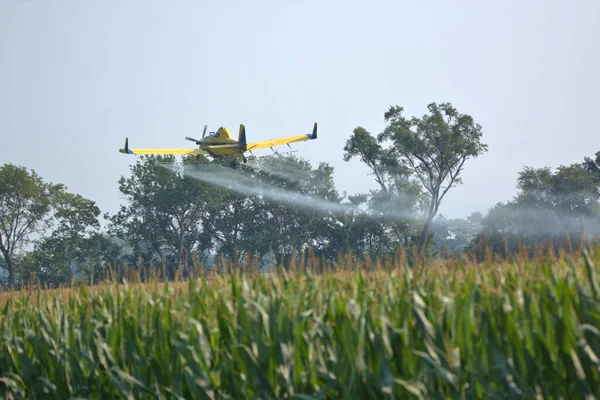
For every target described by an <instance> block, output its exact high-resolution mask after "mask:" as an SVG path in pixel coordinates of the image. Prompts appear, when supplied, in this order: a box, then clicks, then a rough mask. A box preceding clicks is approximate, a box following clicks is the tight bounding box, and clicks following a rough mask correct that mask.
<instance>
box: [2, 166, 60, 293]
mask: <svg viewBox="0 0 600 400" xmlns="http://www.w3.org/2000/svg"><path fill="white" fill-rule="evenodd" d="M55 190H56V186H55V185H52V184H49V183H47V182H44V180H43V179H42V178H41V177H40V176H39V175H37V173H36V172H35V171H33V170H31V171H30V170H28V169H27V168H25V167H21V166H16V165H13V164H5V165H4V166H2V168H0V252H1V253H2V256H3V258H4V264H5V268H6V269H7V270H8V284H9V287H11V288H12V287H13V286H14V283H15V264H14V258H15V256H16V255H17V252H18V251H19V250H23V249H24V248H25V246H27V245H28V244H30V243H31V241H32V238H33V237H34V236H35V235H36V234H37V235H41V234H43V232H44V231H45V229H47V228H48V227H49V225H50V221H49V220H48V218H47V217H48V215H49V213H50V210H51V204H52V203H51V196H52V193H53V191H55Z"/></svg>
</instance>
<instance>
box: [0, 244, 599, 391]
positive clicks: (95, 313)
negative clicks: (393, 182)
mask: <svg viewBox="0 0 600 400" xmlns="http://www.w3.org/2000/svg"><path fill="white" fill-rule="evenodd" d="M316 262H317V260H313V259H311V258H306V259H304V260H303V261H302V265H300V266H298V267H297V268H295V269H294V271H292V272H289V271H288V272H286V271H284V270H280V269H277V270H276V272H274V273H268V274H257V273H254V274H251V273H239V272H238V273H231V274H225V275H214V276H208V277H198V278H192V279H189V280H187V281H185V282H171V283H160V282H153V283H133V282H129V283H127V282H125V283H120V284H108V283H102V284H97V285H93V286H92V285H83V284H79V285H77V286H74V287H70V288H58V289H54V290H41V289H36V290H24V291H21V292H5V293H0V306H1V308H0V334H1V335H2V340H1V341H0V395H1V396H2V397H3V398H7V399H21V398H35V399H45V398H47V399H59V398H91V399H112V398H130V399H138V398H139V399H459V398H461V399H483V398H485V399H494V398H497V399H505V398H531V399H594V398H600V330H599V327H600V288H599V283H600V282H599V279H598V274H599V273H600V271H599V265H600V247H598V246H597V247H595V248H588V249H587V250H585V249H584V250H582V251H579V252H576V253H575V254H572V255H568V256H565V255H560V256H557V255H552V254H551V255H548V254H545V255H539V256H537V257H535V258H532V259H526V258H523V257H521V258H518V259H515V260H513V261H511V262H508V261H500V260H498V261H493V262H492V261H488V262H486V263H483V264H475V263H471V262H468V261H464V260H458V259H457V260H453V261H448V262H446V263H443V264H442V263H437V264H434V263H431V264H428V265H424V266H420V267H415V268H413V269H411V268H407V267H406V266H405V265H404V264H402V263H400V262H397V263H396V264H382V263H356V262H353V263H351V265H346V266H345V267H342V268H339V270H336V271H334V272H323V273H315V272H314V270H313V268H311V265H313V263H316Z"/></svg>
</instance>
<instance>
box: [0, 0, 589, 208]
mask: <svg viewBox="0 0 600 400" xmlns="http://www.w3.org/2000/svg"><path fill="white" fill-rule="evenodd" d="M599 24H600V2H598V1H563V2H558V1H516V0H515V1H499V0H498V1H489V0H488V1H480V2H475V1H419V2H410V1H391V0H390V1H373V0H369V1H327V0H322V1H274V0H273V1H245V2H239V1H230V0H222V1H219V2H208V1H162V2H159V1H141V0H138V1H116V0H111V1H104V2H100V1H80V2H76V1H43V2H42V1H6V0H2V1H0V165H2V164H4V163H6V162H11V163H15V164H20V165H24V166H26V167H28V168H33V169H35V170H36V171H37V172H38V173H39V174H41V175H42V176H43V177H44V178H45V179H46V180H49V181H52V182H55V183H59V182H60V183H64V184H66V185H67V186H68V187H69V189H70V190H72V191H75V192H78V193H81V194H82V195H84V196H86V197H89V198H91V199H93V200H95V201H96V202H97V203H98V205H99V206H100V207H101V209H102V210H103V212H104V211H108V212H110V213H114V212H116V211H117V210H118V206H119V204H120V202H121V201H122V199H121V198H120V193H119V191H118V185H117V181H118V179H119V177H120V176H121V175H124V174H128V172H129V166H130V165H131V164H133V163H135V158H134V156H126V155H124V154H120V153H119V152H118V149H119V148H120V147H122V146H123V142H124V139H125V137H126V136H128V137H129V141H130V146H132V147H155V146H156V147H180V146H182V147H187V146H189V145H190V144H191V142H188V141H185V140H184V136H197V135H199V134H201V132H202V128H203V125H204V124H208V125H209V127H210V128H212V130H214V128H216V127H217V126H218V125H228V126H229V127H232V129H233V131H234V132H235V131H237V125H238V124H239V123H244V124H245V125H246V129H247V135H248V140H253V141H254V140H261V139H269V138H273V137H277V136H287V135H294V134H298V133H309V132H310V130H311V128H312V124H313V122H314V121H317V122H318V123H319V139H318V140H317V141H313V142H306V143H300V144H297V145H295V146H292V147H293V148H295V149H296V150H298V155H300V156H303V157H306V158H308V159H309V160H310V161H311V162H313V163H314V164H317V163H318V162H320V161H326V162H329V163H331V164H332V165H333V166H334V167H335V169H336V171H337V172H336V181H337V184H338V188H339V189H340V191H342V190H347V191H348V192H350V193H356V192H358V191H363V192H366V191H367V190H368V189H370V188H374V187H375V184H374V181H373V178H372V176H369V175H367V173H368V171H367V169H366V168H365V167H363V166H362V165H361V164H360V163H359V162H358V161H354V162H350V163H346V162H344V161H343V159H342V154H343V147H344V144H345V141H346V139H347V138H348V137H349V136H350V135H351V133H352V130H353V129H354V128H355V127H356V126H357V125H362V126H364V127H365V128H367V129H368V130H371V131H372V132H374V133H378V132H379V131H381V129H383V127H384V121H383V113H384V112H385V111H386V110H387V108H388V107H389V106H390V105H396V104H397V105H400V106H403V107H405V109H406V114H407V115H409V116H410V115H421V114H423V113H424V112H425V111H426V106H427V104H428V103H430V102H432V101H435V102H446V101H449V102H451V103H452V104H453V105H455V106H456V107H457V108H458V110H459V111H460V112H465V113H469V114H471V115H472V116H473V117H474V118H475V120H476V121H477V122H479V123H480V124H481V125H482V127H483V130H484V136H483V139H484V142H486V143H488V145H489V147H490V150H489V152H488V153H486V154H485V155H484V156H482V157H481V158H480V159H477V160H471V161H468V162H467V163H466V166H465V167H466V170H465V172H464V174H463V181H464V184H463V185H462V186H460V187H459V188H456V189H454V190H452V191H451V192H450V193H449V194H448V195H447V197H446V199H445V202H444V204H443V205H442V207H441V212H442V213H443V214H444V215H446V216H451V217H455V216H466V215H468V214H469V213H470V212H472V211H482V212H485V211H487V209H488V208H489V207H491V206H492V205H494V204H495V203H496V202H498V201H506V200H509V199H511V198H512V197H513V196H514V194H515V192H516V189H515V183H516V177H517V172H518V171H519V170H521V169H522V167H523V166H524V165H531V166H534V167H543V166H551V167H557V166H558V165H560V164H569V163H572V162H579V161H581V160H583V157H585V156H592V155H593V154H594V153H595V152H596V151H598V150H600V134H599V132H598V129H597V122H596V120H597V117H596V113H597V110H598V106H599V105H600V104H599V101H598V93H599V92H600V79H599V78H598V71H600V45H599V40H598V39H599V38H600V26H599ZM286 148H287V147H286ZM269 153H270V150H262V151H261V152H260V154H269Z"/></svg>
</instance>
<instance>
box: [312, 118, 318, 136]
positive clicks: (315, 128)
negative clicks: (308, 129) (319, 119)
mask: <svg viewBox="0 0 600 400" xmlns="http://www.w3.org/2000/svg"><path fill="white" fill-rule="evenodd" d="M312 138H313V139H316V138H317V123H316V122H315V125H314V126H313V131H312Z"/></svg>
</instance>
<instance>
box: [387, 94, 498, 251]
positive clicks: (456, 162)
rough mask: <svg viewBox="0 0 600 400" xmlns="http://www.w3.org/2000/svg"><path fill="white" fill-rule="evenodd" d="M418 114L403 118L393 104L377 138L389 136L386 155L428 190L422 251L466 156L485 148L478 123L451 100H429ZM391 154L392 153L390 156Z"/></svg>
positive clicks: (422, 234)
mask: <svg viewBox="0 0 600 400" xmlns="http://www.w3.org/2000/svg"><path fill="white" fill-rule="evenodd" d="M427 109H428V111H429V113H428V114H425V115H423V116H422V117H421V118H417V117H412V118H410V119H409V118H405V117H404V116H403V115H402V113H403V111H404V109H403V108H402V107H398V106H392V107H390V108H389V110H388V111H387V112H386V113H385V114H384V117H385V121H386V122H387V123H388V126H387V127H386V128H385V130H384V131H383V132H382V133H381V134H380V135H379V136H378V142H379V143H382V142H384V141H386V140H389V141H390V142H391V144H392V147H391V148H390V150H389V153H388V154H386V158H392V159H394V160H395V161H394V162H395V163H396V164H398V165H400V166H402V167H405V168H407V169H409V170H410V171H411V172H413V173H414V174H415V175H416V176H417V178H418V179H419V181H420V182H421V184H422V185H423V187H424V188H425V190H426V191H427V192H428V194H429V206H428V207H427V213H426V217H425V223H424V224H423V229H422V232H421V236H420V242H419V247H420V249H421V251H424V249H425V246H426V244H427V237H428V232H429V227H430V225H431V222H432V221H433V219H434V218H435V216H436V215H437V212H438V209H439V207H440V204H441V203H442V200H443V199H444V197H445V196H446V194H447V193H448V191H449V190H450V189H451V188H452V187H455V186H456V185H458V184H460V183H461V181H462V180H461V177H460V174H461V172H462V171H463V169H464V164H465V162H466V161H467V160H468V159H469V158H476V157H478V156H479V155H481V154H482V153H484V152H486V151H487V145H486V144H484V143H482V142H481V137H482V129H481V126H480V125H479V124H477V123H475V122H474V120H473V118H472V117H471V116H470V115H467V114H461V113H459V112H458V111H457V110H456V108H454V107H453V106H452V105H451V104H450V103H442V104H439V105H438V104H436V103H431V104H429V105H428V107H427ZM391 155H393V156H394V157H390V156H391Z"/></svg>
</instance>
